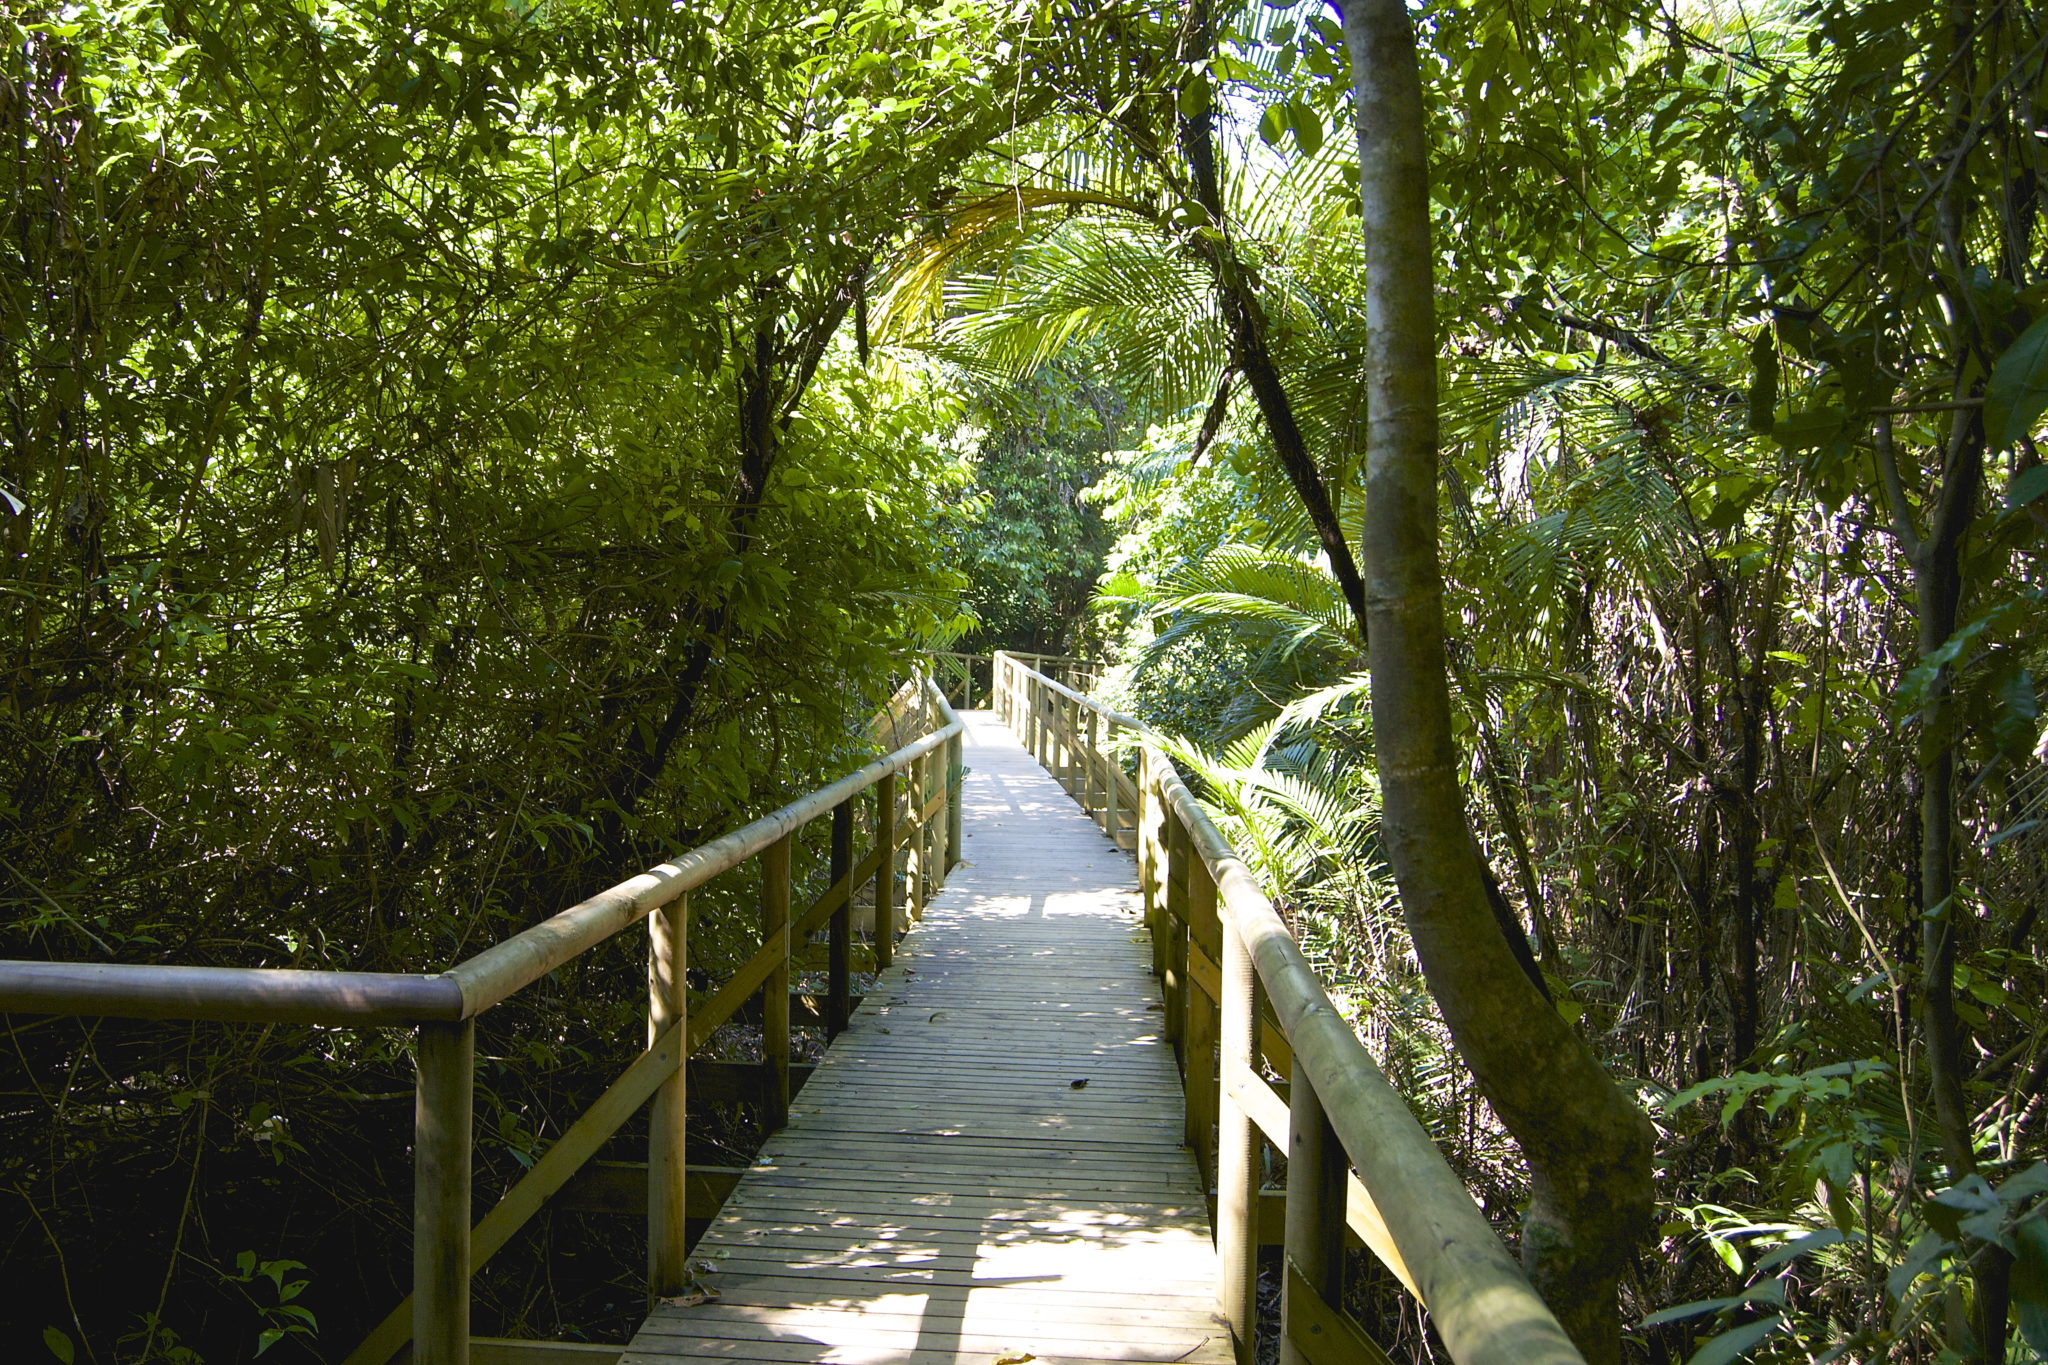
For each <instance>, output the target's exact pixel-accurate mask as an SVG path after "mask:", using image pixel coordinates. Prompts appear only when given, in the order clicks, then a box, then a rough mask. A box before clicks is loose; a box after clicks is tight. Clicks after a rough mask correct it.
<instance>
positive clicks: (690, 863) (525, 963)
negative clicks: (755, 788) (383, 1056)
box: [447, 717, 961, 1014]
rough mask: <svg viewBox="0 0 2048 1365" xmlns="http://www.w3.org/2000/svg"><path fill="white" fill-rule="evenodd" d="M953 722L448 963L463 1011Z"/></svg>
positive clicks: (763, 840) (728, 862) (824, 809)
mask: <svg viewBox="0 0 2048 1365" xmlns="http://www.w3.org/2000/svg"><path fill="white" fill-rule="evenodd" d="M960 728H961V726H960V721H959V720H958V718H957V717H956V718H955V719H954V720H953V721H951V722H950V723H949V724H947V725H946V726H945V727H944V728H942V729H939V730H937V731H934V732H933V733H931V734H928V735H925V736H924V737H923V738H921V739H917V740H914V741H912V742H911V743H909V744H906V745H904V746H903V747H902V748H900V749H898V750H897V751H896V752H895V753H892V754H890V755H889V756H888V757H887V758H881V759H877V760H875V761H874V762H873V763H870V764H868V765H867V766H866V767H864V768H862V769H860V770H859V771H858V772H855V773H851V774H849V775H848V776H846V777H842V778H840V779H839V780H838V781H837V782H834V783H832V784H831V785H830V786H826V787H820V788H819V789H818V790H816V791H814V792H811V793H810V794H809V795H807V796H802V797H799V798H798V799H796V800H795V801H792V802H790V803H789V804H788V805H786V806H784V807H783V808H782V809H780V810H778V811H775V812H773V813H772V814H769V815H764V816H762V817H761V818H760V819H758V820H756V821H754V822H753V823H751V824H747V825H742V826H741V827H740V828H738V829H736V830H734V831H733V832H732V833H730V834H727V835H725V836H723V837H721V838H718V839H713V840H712V841H711V842H710V843H708V844H700V845H698V846H697V847H696V848H693V849H691V850H690V851H689V852H688V853H685V854H682V855H681V856H679V857H677V858H676V859H674V860H673V861H671V862H667V863H663V864H662V865H661V866H660V867H656V868H651V869H649V870H648V871H646V872H643V873H641V874H640V875H639V876H637V877H633V878H630V879H628V880H626V881H623V882H620V883H619V884H618V885H617V886H613V887H609V888H607V889H606V890H603V891H600V892H598V893H597V894H596V895H595V896H592V897H590V898H589V899H588V900H585V901H581V902H579V903H577V904H575V905H572V906H570V907H569V908H568V909H567V910H564V911H562V912H561V913H560V914H558V915H555V916H554V917H553V918H551V919H547V920H543V921H542V922H541V923H539V924H536V925H534V926H533V927H532V928H531V929H528V930H526V931H524V932H523V933H519V934H514V935H513V936H512V937H511V938H508V939H506V940H505V941H504V942H502V943H498V944H495V945H494V946H492V947H489V948H486V949H484V951H482V952H480V953H478V954H477V955H476V956H475V957H472V958H470V959H469V960H468V961H466V962H463V963H460V964H459V965H457V966H455V967H453V968H450V969H449V971H448V972H447V976H448V977H449V978H451V979H452V980H453V981H454V982H455V983H456V985H457V986H459V987H460V988H461V990H462V1000H463V1009H464V1012H465V1013H468V1014H477V1013H480V1012H481V1011H483V1010H486V1009H489V1008H490V1007H491V1006H492V1005H495V1004H497V1003H498V1002H499V1001H501V1000H503V999H505V998H506V997H507V996H509V995H511V994H512V993H513V992H514V991H517V990H519V989H520V988H521V987H523V986H527V985H530V984H532V983H533V982H535V981H538V980H539V979H540V978H541V977H543V976H546V975H547V974H548V973H549V972H551V971H553V970H555V968H557V967H559V966H561V965H562V964H563V963H565V962H568V961H569V960H570V959H572V958H574V957H576V956H577V955H579V954H581V953H583V952H586V951H588V950H589V949H590V948H592V947H595V946H596V945H597V944H599V943H602V942H603V941H604V940H606V939H608V938H610V937H611V936H612V935H613V934H616V933H618V932H619V931H620V930H621V929H624V928H626V927H628V926H629V925H632V924H634V923H636V922H638V921H639V920H641V919H643V918H645V917H646V915H647V913H648V912H649V911H651V910H653V909H654V908H656V907H657V906H661V905H665V904H667V903H668V902H669V901H671V900H673V899H674V898H675V897H677V896H679V895H681V894H682V893H683V892H685V891H690V890H694V889H695V888H697V887H699V886H702V885H703V884H704V883H705V882H708V881H710V880H711V879H712V878H713V877H715V876H717V875H718V874H719V873H721V872H727V871H730V870H731V869H733V868H735V867H737V866H739V865H740V864H741V863H743V862H745V861H746V860H747V859H748V858H751V857H753V856H754V855H755V854H757V853H760V852H762V851H763V850H765V849H767V848H768V847H769V846H771V845H772V844H774V843H775V842H776V841H777V840H779V839H782V838H785V837H787V836H788V835H790V834H792V833H794V832H795V831H797V830H799V829H802V828H803V827H804V826H805V825H807V824H809V823H810V822H811V821H813V820H815V819H817V818H818V817H819V816H821V815H829V814H830V813H831V811H832V808H833V807H834V806H837V805H840V804H841V803H842V802H845V801H848V800H851V799H852V798H853V797H855V796H858V795H860V793H862V792H864V791H866V790H867V789H868V788H869V787H872V786H873V785H875V783H877V782H879V781H881V780H882V777H883V776H884V775H885V774H887V773H894V772H901V771H902V770H903V769H904V768H905V767H907V766H908V765H909V764H910V763H911V762H913V761H914V760H916V759H920V758H923V757H924V756H925V755H926V754H928V753H931V752H932V751H933V750H935V749H939V748H942V747H944V746H945V745H947V744H949V743H950V742H951V741H952V740H953V739H954V738H955V737H956V736H957V735H958V734H959V733H960Z"/></svg>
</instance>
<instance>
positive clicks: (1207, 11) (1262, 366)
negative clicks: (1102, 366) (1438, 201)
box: [1174, 0, 1366, 633]
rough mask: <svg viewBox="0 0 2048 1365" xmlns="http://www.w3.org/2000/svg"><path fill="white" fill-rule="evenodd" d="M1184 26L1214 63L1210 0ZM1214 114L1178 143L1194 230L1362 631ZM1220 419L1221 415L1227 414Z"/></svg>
mask: <svg viewBox="0 0 2048 1365" xmlns="http://www.w3.org/2000/svg"><path fill="white" fill-rule="evenodd" d="M1183 25H1184V26H1183V28H1182V30H1181V39H1180V48H1179V51H1178V52H1177V53H1176V55H1177V56H1178V57H1179V59H1180V60H1181V61H1182V62H1185V63H1189V64H1193V63H1195V62H1201V61H1207V60H1208V58H1209V56H1210V55H1211V53H1212V51H1213V50H1214V48H1215V19H1214V15H1213V14H1212V12H1211V7H1210V4H1209V0H1190V3H1189V5H1188V7H1187V14H1186V17H1185V19H1184V20H1183ZM1190 79H1195V80H1202V81H1206V80H1207V79H1208V77H1206V76H1200V75H1194V76H1191V77H1190ZM1214 118H1215V114H1214V111H1213V110H1211V109H1210V108H1209V107H1208V106H1207V104H1206V102H1205V103H1204V105H1203V107H1202V109H1201V110H1200V111H1199V112H1197V113H1191V114H1181V115H1179V116H1178V117H1177V120H1176V126H1175V138H1174V140H1175V142H1176V143H1177V144H1178V145H1179V147H1180V153H1181V157H1182V159H1183V160H1184V161H1186V163H1187V168H1188V177H1189V180H1190V182H1191V183H1190V184H1189V185H1188V186H1186V187H1184V188H1187V189H1189V190H1190V191H1191V197H1192V198H1193V199H1194V201H1195V202H1196V203H1197V204H1199V205H1200V206H1201V208H1202V211H1203V212H1204V213H1205V214H1207V215H1208V218H1209V223H1208V228H1207V231H1206V232H1205V231H1203V230H1201V229H1197V230H1196V231H1195V232H1194V233H1193V234H1192V238H1191V241H1192V245H1193V247H1194V250H1195V253H1196V254H1197V255H1198V256H1200V257H1201V258H1202V259H1203V261H1205V262H1206V263H1207V264H1208V266H1209V269H1210V272H1211V273H1212V275H1213V276H1214V278H1215V280H1216V302H1217V306H1218V308H1219V310H1220V311H1221V312H1222V314H1223V323H1224V327H1225V328H1226V329H1227V330H1228V332H1229V334H1230V362H1231V366H1232V368H1233V369H1235V370H1236V371H1237V372H1238V373H1240V374H1242V375H1243V376H1244V378H1245V385H1246V387H1248V388H1249V389H1250V390H1251V391H1252V397H1253V398H1254V399H1255V400H1257V402H1258V405H1259V415H1260V416H1261V417H1263V418H1265V421H1266V432H1267V434H1268V435H1269V436H1271V437H1272V440H1273V453H1274V454H1275V455H1276V456H1277V457H1278V458H1279V460H1280V468H1281V470H1282V472H1284V473H1285V474H1286V475H1287V482H1288V483H1289V484H1290V485H1292V486H1293V488H1294V494H1295V496H1296V497H1298V498H1300V499H1301V506H1302V510H1303V511H1305V512H1307V513H1308V520H1309V525H1310V526H1312V527H1314V528H1315V533H1316V542H1317V543H1318V544H1319V545H1321V546H1322V548H1323V555H1324V557H1325V558H1326V559H1328V560H1329V561H1330V575H1331V577H1333V578H1335V579H1336V580H1337V589H1338V591H1339V592H1341V593H1342V594H1343V595H1344V600H1345V602H1346V603H1347V604H1349V606H1350V607H1351V614H1352V616H1353V617H1354V618H1356V620H1357V621H1358V629H1359V630H1360V632H1361V633H1362V632H1363V631H1364V630H1365V617H1366V608H1365V583H1364V580H1363V579H1362V578H1361V577H1360V575H1359V572H1358V563H1357V561H1356V560H1355V559H1354V558H1353V557H1352V554H1351V544H1350V542H1349V541H1347V540H1345V539H1344V531H1343V528H1342V527H1340V526H1339V525H1338V523H1337V509H1336V506H1335V504H1333V503H1332V502H1331V501H1330V492H1329V488H1328V486H1327V485H1325V484H1324V482H1323V475H1322V471H1321V470H1319V469H1317V468H1316V462H1315V459H1314V457H1313V456H1311V455H1310V454H1309V450H1308V442H1307V441H1306V440H1305V439H1304V438H1303V437H1302V434H1301V425H1300V423H1298V422H1296V421H1295V419H1294V404H1293V402H1292V401H1291V400H1290V399H1289V398H1288V397H1287V389H1286V386H1285V385H1283V384H1282V383H1281V382H1280V367H1279V366H1278V365H1276V364H1274V363H1273V355H1272V352H1271V350H1270V349H1269V348H1268V347H1267V345H1266V315H1265V311H1264V310H1263V309H1261V308H1260V307H1259V300H1258V289H1257V287H1256V285H1255V284H1254V283H1253V280H1252V277H1251V275H1250V274H1249V272H1247V271H1246V270H1245V268H1244V264H1243V262H1241V261H1240V260H1238V258H1237V251H1236V249H1235V248H1234V247H1233V246H1232V245H1231V242H1230V224H1229V219H1228V217H1227V216H1226V215H1225V213H1224V211H1223V185H1222V181H1221V180H1220V179H1219V177H1218V173H1217V169H1216V136H1215V128H1214V126H1213V120H1214ZM1219 392H1220V391H1219ZM1218 417H1219V420H1220V414H1218Z"/></svg>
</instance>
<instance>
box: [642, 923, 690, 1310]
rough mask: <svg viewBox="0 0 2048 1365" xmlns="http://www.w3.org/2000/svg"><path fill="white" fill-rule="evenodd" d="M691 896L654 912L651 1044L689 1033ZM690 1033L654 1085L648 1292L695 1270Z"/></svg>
mask: <svg viewBox="0 0 2048 1365" xmlns="http://www.w3.org/2000/svg"><path fill="white" fill-rule="evenodd" d="M689 923H690V898H689V895H688V894H687V893H685V894H683V895H680V896H677V897H676V898H675V899H674V900H672V901H670V902H669V903H668V904H667V905H664V906H661V907H659V908H657V909H656V910H655V911H654V913H653V914H651V915H649V916H648V917H647V1045H648V1046H649V1047H653V1046H654V1041H655V1039H657V1038H659V1037H661V1034H662V1031H663V1030H664V1029H666V1028H668V1027H669V1026H670V1025H671V1024H674V1025H677V1026H678V1027H680V1028H682V1029H683V1030H684V1033H683V1037H684V1038H685V1039H686V1040H687V1038H688V1036H689V1034H688V1027H689V1025H688V1016H689V1007H690V1006H689V986H688V983H687V981H686V979H685V968H686V967H687V966H688V963H689V942H690V938H689V935H690V930H689ZM687 1051H688V1043H687V1041H686V1042H685V1043H684V1045H683V1047H681V1048H678V1049H677V1054H678V1055H677V1059H676V1071H675V1074H674V1075H673V1076H670V1077H669V1078H668V1079H667V1080H665V1081H663V1082H662V1083H661V1088H660V1089H658V1090H656V1091H655V1092H654V1102H653V1105H652V1106H651V1107H650V1108H649V1110H648V1113H647V1293H648V1297H649V1298H650V1299H652V1298H658V1297H660V1296H661V1295H663V1294H680V1293H682V1292H683V1289H684V1288H685V1286H686V1284H687V1281H688V1279H689V1274H688V1271H687V1269H686V1266H687V1262H686V1260H685V1257H684V1252H685V1251H686V1250H687V1246H686V1243H685V1240H684V1239H685V1237H686V1230H685V1227H684V1219H685V1217H686V1214H685V1198H684V1196H685V1192H686V1185H687V1170H688V1167H687V1158H686V1154H685V1150H684V1145H685V1144H684V1133H685V1130H686V1119H687V1117H688V1113H689V1109H688V1086H689V1068H690V1063H689V1058H688V1057H687V1056H685V1055H682V1054H684V1053H686V1052H687Z"/></svg>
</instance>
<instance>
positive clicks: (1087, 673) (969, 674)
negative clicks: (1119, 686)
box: [927, 650, 1095, 711]
mask: <svg viewBox="0 0 2048 1365" xmlns="http://www.w3.org/2000/svg"><path fill="white" fill-rule="evenodd" d="M1004 652H1006V653H1008V654H1009V657H1011V658H1012V659H1021V660H1023V661H1024V663H1025V664H1026V665H1027V666H1028V667H1030V668H1033V669H1036V670H1037V671H1038V672H1040V673H1042V674H1044V675H1045V676H1046V677H1048V678H1051V679H1053V680H1054V681H1056V682H1062V683H1065V684H1066V685H1067V686H1068V687H1072V688H1075V689H1078V690H1079V691H1082V692H1086V691H1088V690H1089V689H1091V688H1092V687H1094V686H1095V665H1094V664H1093V663H1092V662H1090V661H1089V660H1087V659H1082V658H1078V657H1076V656H1075V655H1072V654H1020V653H1016V652H1014V651H1004ZM927 657H928V658H929V659H930V660H931V674H932V681H933V682H935V683H937V684H938V686H939V690H940V691H942V692H944V693H945V694H946V700H948V701H950V702H952V703H953V704H954V705H955V706H957V707H959V708H960V709H961V710H962V711H971V710H973V709H974V699H975V697H976V696H980V697H982V698H983V699H984V700H986V699H987V698H988V696H989V695H990V692H991V691H992V689H993V686H994V682H993V672H994V665H995V659H994V658H993V656H991V655H987V654H957V653H952V652H949V651H946V650H934V651H932V652H931V654H929V655H928V656H927Z"/></svg>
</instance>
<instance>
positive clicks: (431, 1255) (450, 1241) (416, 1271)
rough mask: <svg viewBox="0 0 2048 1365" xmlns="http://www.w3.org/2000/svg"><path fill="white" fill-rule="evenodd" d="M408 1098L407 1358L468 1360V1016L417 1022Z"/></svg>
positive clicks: (471, 1078)
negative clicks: (415, 1072) (415, 1071)
mask: <svg viewBox="0 0 2048 1365" xmlns="http://www.w3.org/2000/svg"><path fill="white" fill-rule="evenodd" d="M418 1066H419V1079H418V1085H417V1088H416V1090H415V1091H414V1101H413V1196H412V1294H413V1299H412V1342H413V1346H412V1358H413V1361H414V1362H415V1365H468V1362H469V1182H470V1160H471V1140H472V1139H471V1129H472V1124H473V1122H474V1118H473V1115H474V1112H475V1102H476V1021H475V1020H474V1019H464V1020H462V1021H461V1022H459V1023H453V1024H421V1025H420V1026H419V1056H418Z"/></svg>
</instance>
